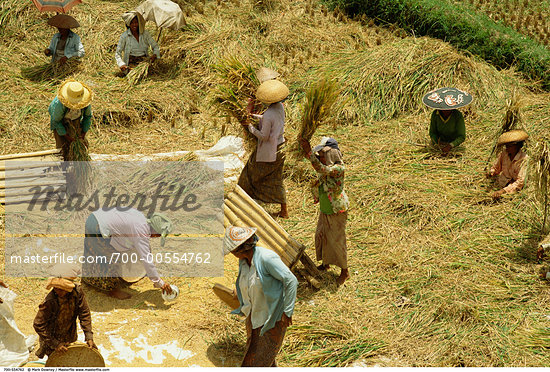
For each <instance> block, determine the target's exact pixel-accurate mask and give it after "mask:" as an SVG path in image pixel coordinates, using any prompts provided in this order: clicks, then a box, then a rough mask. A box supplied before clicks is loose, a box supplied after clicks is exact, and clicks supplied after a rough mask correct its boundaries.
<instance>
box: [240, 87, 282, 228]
mask: <svg viewBox="0 0 550 372" xmlns="http://www.w3.org/2000/svg"><path fill="white" fill-rule="evenodd" d="M288 94H289V90H288V88H287V87H286V85H284V84H283V83H281V82H280V81H278V80H273V79H271V80H267V81H265V82H263V83H262V84H261V85H260V86H259V87H258V90H257V91H256V98H257V99H258V100H259V101H260V102H262V103H263V104H265V105H268V106H269V107H268V109H267V110H266V111H265V112H264V113H263V115H261V117H260V122H259V124H258V128H255V127H254V126H253V125H251V124H248V123H246V122H245V123H244V124H243V125H244V126H245V127H247V128H248V130H249V131H250V133H252V134H253V135H254V136H256V137H257V138H258V146H257V147H256V149H255V150H254V151H253V152H252V154H250V157H249V158H248V162H247V163H246V166H245V167H244V169H243V171H242V173H241V175H240V177H239V182H238V184H239V186H240V187H241V188H242V189H243V190H244V191H245V192H246V193H247V194H248V195H250V197H252V198H253V199H257V200H260V201H262V202H264V203H277V204H280V205H281V210H280V211H279V212H278V213H277V216H279V217H282V218H288V211H287V205H286V190H285V187H284V185H283V167H284V164H285V153H284V149H283V146H284V144H285V138H284V131H285V129H284V126H285V109H284V106H283V101H284V100H285V99H286V98H287V97H288ZM248 109H249V110H251V105H249V106H248ZM249 113H250V114H251V112H249Z"/></svg>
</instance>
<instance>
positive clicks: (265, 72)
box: [256, 67, 281, 83]
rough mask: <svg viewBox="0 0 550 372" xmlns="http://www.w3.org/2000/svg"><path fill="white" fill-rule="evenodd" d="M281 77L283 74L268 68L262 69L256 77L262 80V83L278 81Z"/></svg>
mask: <svg viewBox="0 0 550 372" xmlns="http://www.w3.org/2000/svg"><path fill="white" fill-rule="evenodd" d="M279 76H281V74H279V73H278V72H277V71H274V70H272V69H270V68H267V67H260V69H259V70H258V71H257V72H256V77H257V78H258V80H260V83H263V82H264V81H268V80H272V79H276V78H278V77H279Z"/></svg>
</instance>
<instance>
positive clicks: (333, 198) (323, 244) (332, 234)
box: [300, 137, 349, 285]
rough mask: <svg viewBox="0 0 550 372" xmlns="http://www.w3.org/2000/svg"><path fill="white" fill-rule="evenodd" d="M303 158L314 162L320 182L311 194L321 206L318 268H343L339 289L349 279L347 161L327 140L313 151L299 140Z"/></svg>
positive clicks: (318, 181) (331, 139)
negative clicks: (320, 262)
mask: <svg viewBox="0 0 550 372" xmlns="http://www.w3.org/2000/svg"><path fill="white" fill-rule="evenodd" d="M300 143H301V145H302V149H303V150H304V155H305V157H306V158H307V159H309V160H310V161H311V164H312V165H313V168H315V170H316V171H317V174H318V175H319V179H318V180H316V182H314V183H313V185H312V187H311V191H312V193H313V198H314V200H315V203H319V208H320V211H319V220H318V222H317V230H316V231H315V251H316V253H317V260H322V262H323V263H322V264H321V265H320V266H318V267H317V268H318V269H319V270H327V269H328V268H329V265H336V266H339V267H340V268H341V271H340V276H339V277H338V279H336V282H337V283H338V284H339V285H342V284H344V282H345V281H346V280H347V279H348V278H349V270H348V253H347V243H346V222H347V218H348V212H347V211H348V208H349V201H348V196H347V195H346V193H345V191H344V172H345V167H344V161H343V158H342V153H341V152H340V148H339V147H338V142H336V140H335V139H334V138H327V137H324V138H323V140H322V141H321V144H319V145H318V146H315V148H313V150H312V149H311V145H310V144H309V141H307V140H305V139H303V138H302V139H300Z"/></svg>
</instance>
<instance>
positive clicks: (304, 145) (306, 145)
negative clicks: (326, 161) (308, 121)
mask: <svg viewBox="0 0 550 372" xmlns="http://www.w3.org/2000/svg"><path fill="white" fill-rule="evenodd" d="M298 141H299V142H300V145H301V146H302V149H303V150H304V156H305V157H306V158H308V157H309V156H310V155H311V145H310V144H309V141H308V140H306V139H304V138H302V137H300V138H298Z"/></svg>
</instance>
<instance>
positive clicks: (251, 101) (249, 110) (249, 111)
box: [246, 98, 256, 115]
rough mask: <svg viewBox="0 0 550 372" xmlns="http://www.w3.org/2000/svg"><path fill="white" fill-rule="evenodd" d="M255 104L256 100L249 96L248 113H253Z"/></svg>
mask: <svg viewBox="0 0 550 372" xmlns="http://www.w3.org/2000/svg"><path fill="white" fill-rule="evenodd" d="M255 105H256V101H255V100H254V98H249V99H248V104H247V105H246V113H247V114H248V115H250V114H252V112H253V111H254V106H255Z"/></svg>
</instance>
